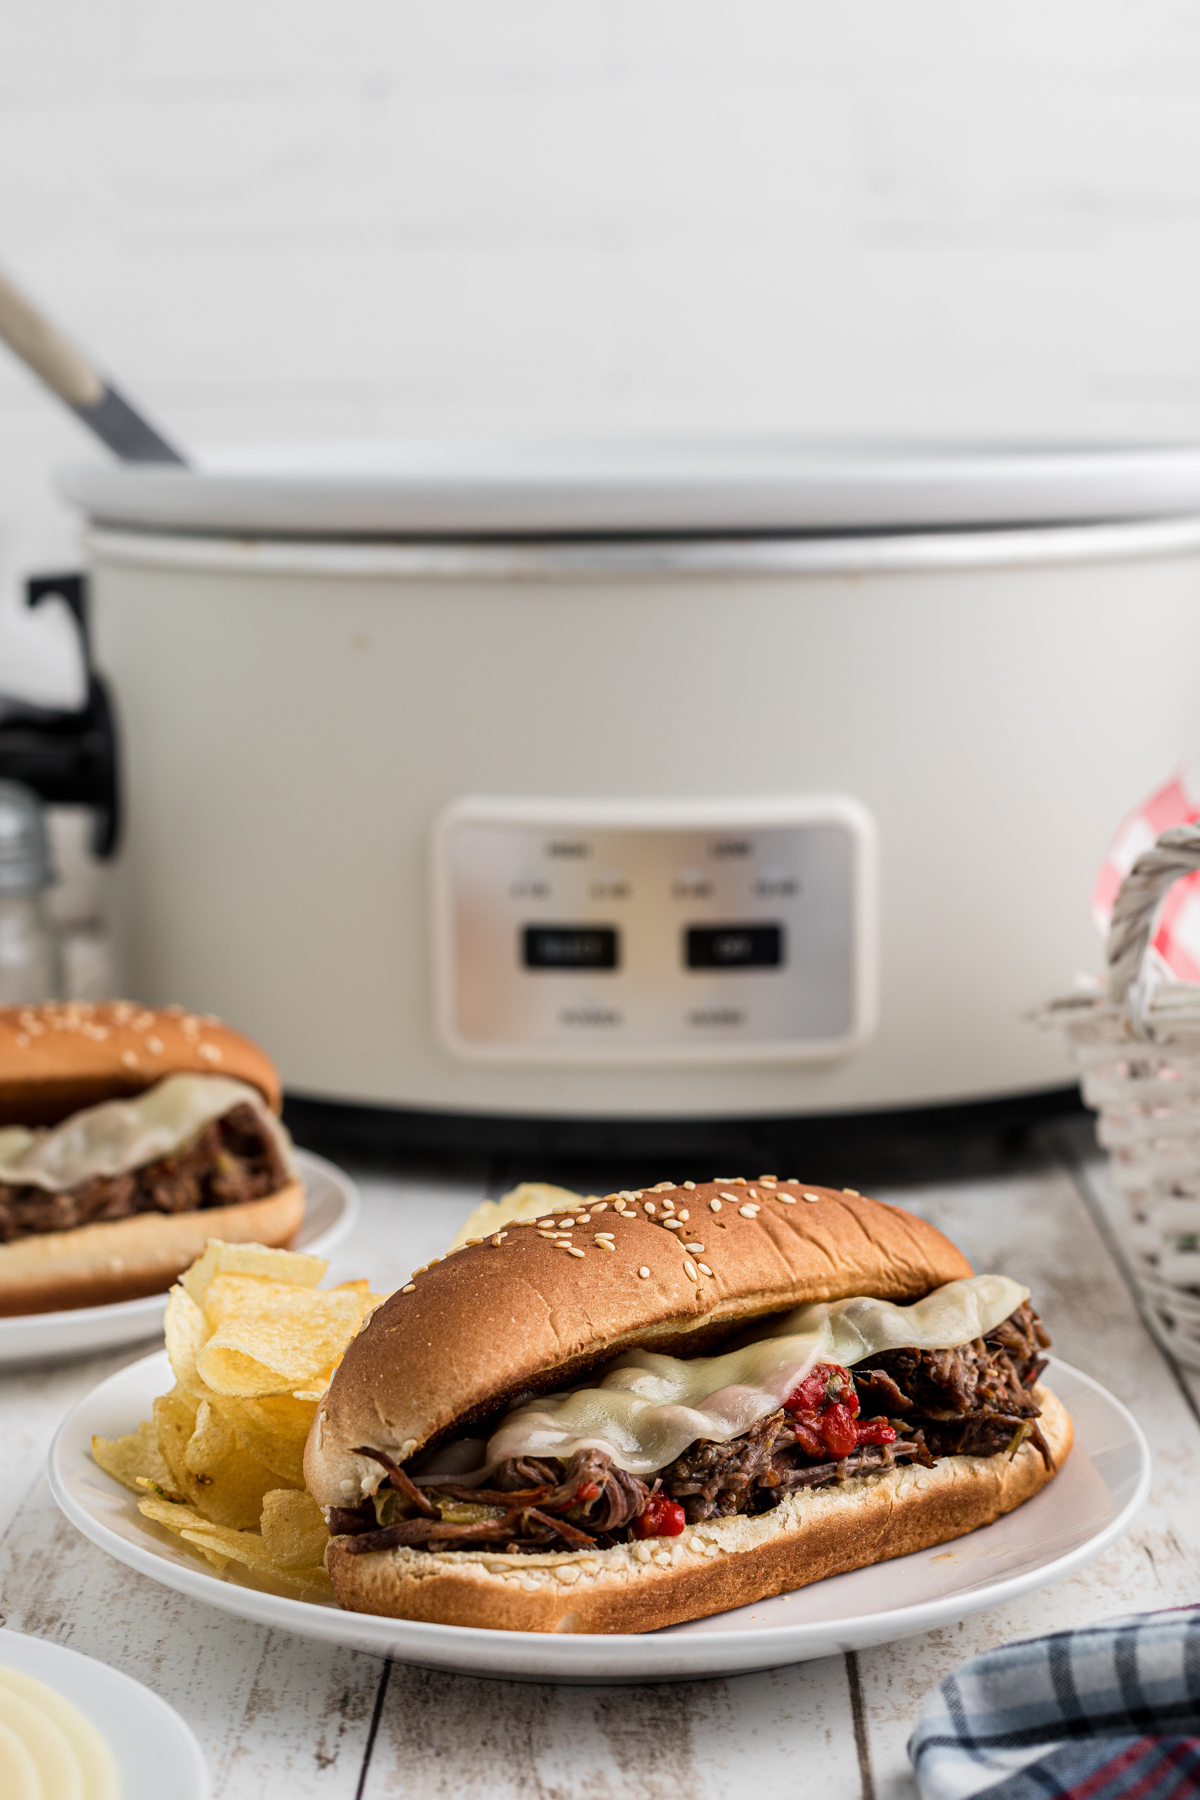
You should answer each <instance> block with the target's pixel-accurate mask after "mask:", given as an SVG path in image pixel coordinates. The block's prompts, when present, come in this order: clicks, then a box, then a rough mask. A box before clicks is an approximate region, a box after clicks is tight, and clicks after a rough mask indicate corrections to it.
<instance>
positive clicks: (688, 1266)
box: [683, 1262, 698, 1281]
mask: <svg viewBox="0 0 1200 1800" xmlns="http://www.w3.org/2000/svg"><path fill="white" fill-rule="evenodd" d="M683 1272H684V1274H685V1275H686V1276H687V1278H688V1280H689V1281H696V1280H697V1279H698V1277H697V1275H696V1265H695V1263H694V1262H685V1263H684V1265H683Z"/></svg>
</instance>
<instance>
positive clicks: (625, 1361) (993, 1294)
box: [424, 1275, 1029, 1481]
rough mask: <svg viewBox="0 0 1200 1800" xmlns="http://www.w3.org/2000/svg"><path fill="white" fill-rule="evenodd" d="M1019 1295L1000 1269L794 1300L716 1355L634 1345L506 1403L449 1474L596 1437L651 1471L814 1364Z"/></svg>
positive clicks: (766, 1407)
mask: <svg viewBox="0 0 1200 1800" xmlns="http://www.w3.org/2000/svg"><path fill="white" fill-rule="evenodd" d="M1028 1298H1029V1290H1028V1288H1023V1287H1021V1286H1020V1284H1019V1283H1018V1282H1015V1281H1010V1280H1009V1278H1008V1276H1006V1275H972V1276H970V1277H969V1278H968V1279H967V1280H965V1281H951V1282H949V1283H948V1284H947V1286H945V1287H941V1288H935V1290H934V1291H933V1293H931V1294H927V1295H926V1297H925V1298H924V1300H918V1301H917V1302H916V1304H915V1305H913V1306H896V1305H894V1304H893V1303H892V1302H891V1301H889V1300H872V1299H868V1298H866V1297H863V1296H859V1297H857V1298H853V1299H848V1300H834V1301H821V1302H818V1303H817V1304H814V1305H812V1306H802V1307H799V1308H798V1309H797V1310H796V1311H795V1312H792V1313H788V1314H786V1315H785V1316H784V1317H783V1318H781V1319H778V1320H776V1321H775V1322H774V1323H773V1324H772V1325H771V1326H770V1327H769V1329H766V1330H763V1329H762V1328H760V1329H759V1331H758V1332H757V1334H756V1335H755V1336H754V1337H753V1338H752V1339H750V1340H749V1341H748V1342H743V1343H742V1344H740V1345H739V1346H738V1347H737V1348H736V1349H733V1350H728V1351H726V1352H725V1353H724V1354H723V1355H720V1356H695V1357H689V1358H684V1357H678V1356H658V1355H656V1354H655V1353H654V1352H653V1351H650V1350H633V1351H630V1352H629V1353H628V1354H627V1355H625V1356H621V1357H619V1358H618V1359H617V1360H616V1361H615V1362H614V1363H612V1364H611V1365H610V1366H609V1368H608V1370H607V1371H606V1373H605V1374H604V1375H603V1377H602V1378H601V1379H600V1380H599V1381H598V1382H597V1383H596V1385H595V1386H594V1387H583V1388H576V1389H575V1390H574V1392H573V1393H565V1394H548V1395H544V1396H542V1397H540V1398H539V1399H537V1400H531V1401H528V1402H527V1403H526V1404H525V1405H523V1406H517V1407H515V1408H514V1409H513V1410H512V1411H511V1412H510V1413H508V1414H507V1416H506V1417H505V1418H504V1420H503V1421H502V1422H501V1424H500V1426H499V1428H498V1429H497V1430H496V1431H495V1432H494V1433H493V1434H492V1436H491V1437H490V1438H489V1439H488V1441H487V1449H486V1465H485V1467H484V1468H483V1469H480V1470H478V1471H476V1472H474V1474H473V1475H467V1476H463V1475H461V1474H459V1475H456V1477H455V1478H456V1480H459V1481H461V1480H464V1479H466V1480H471V1479H473V1478H475V1479H482V1478H483V1477H484V1476H485V1475H487V1474H489V1473H490V1472H491V1470H492V1469H494V1468H495V1467H496V1465H497V1464H498V1463H501V1462H503V1461H505V1460H506V1459H507V1458H508V1457H512V1456H557V1457H563V1458H566V1457H569V1456H571V1455H572V1454H573V1452H574V1451H576V1450H583V1449H593V1448H594V1449H601V1450H606V1451H608V1453H609V1454H610V1455H611V1457H612V1459H613V1461H614V1462H615V1463H616V1464H617V1466H618V1468H622V1469H626V1470H628V1471H629V1473H630V1474H631V1475H643V1476H645V1475H653V1474H655V1473H656V1472H657V1471H658V1470H659V1469H663V1468H665V1467H666V1465H667V1464H668V1463H670V1462H674V1460H675V1458H676V1457H677V1456H679V1455H681V1454H682V1453H683V1451H684V1450H686V1449H687V1447H688V1445H689V1444H692V1443H695V1441H696V1440H697V1439H698V1438H706V1439H708V1440H709V1441H710V1442H712V1443H717V1444H727V1443H728V1442H729V1441H730V1439H732V1438H736V1437H741V1436H742V1434H743V1433H744V1432H747V1431H749V1430H750V1428H751V1427H752V1426H753V1425H755V1424H757V1422H758V1420H759V1419H762V1418H765V1417H766V1416H767V1414H768V1413H773V1412H776V1411H777V1410H778V1409H779V1407H780V1406H781V1405H782V1404H783V1402H784V1400H785V1399H786V1398H787V1396H788V1395H789V1394H790V1393H791V1392H792V1390H793V1389H794V1388H795V1387H796V1386H797V1384H798V1383H799V1382H800V1381H802V1380H803V1378H804V1376H805V1375H806V1374H807V1373H808V1371H809V1370H810V1369H811V1368H812V1366H813V1364H814V1363H818V1362H832V1363H842V1364H844V1365H845V1366H847V1367H850V1366H852V1365H853V1364H854V1363H857V1362H861V1361H862V1360H863V1358H864V1357H867V1356H874V1355H877V1354H878V1353H879V1352H880V1351H882V1350H902V1349H904V1348H906V1347H909V1346H911V1347H912V1348H914V1349H918V1350H947V1349H951V1348H952V1347H953V1346H954V1345H956V1344H968V1343H970V1342H971V1340H972V1339H973V1338H977V1337H985V1336H986V1335H987V1334H988V1332H990V1331H994V1330H995V1329H996V1327H997V1325H999V1324H1000V1323H1001V1322H1002V1321H1003V1320H1004V1319H1007V1317H1008V1315H1009V1314H1010V1313H1011V1312H1014V1311H1015V1310H1016V1308H1017V1307H1018V1306H1020V1304H1021V1302H1022V1301H1023V1300H1027V1299H1028ZM446 1448H447V1451H451V1452H452V1451H453V1448H454V1447H453V1446H451V1445H447V1447H446ZM460 1454H461V1452H460ZM439 1462H440V1459H439V1458H438V1457H436V1456H435V1457H434V1458H433V1459H431V1460H430V1463H429V1464H428V1465H427V1467H426V1469H425V1471H424V1472H425V1473H426V1474H427V1475H430V1474H436V1473H439V1472H445V1471H442V1470H440V1468H439Z"/></svg>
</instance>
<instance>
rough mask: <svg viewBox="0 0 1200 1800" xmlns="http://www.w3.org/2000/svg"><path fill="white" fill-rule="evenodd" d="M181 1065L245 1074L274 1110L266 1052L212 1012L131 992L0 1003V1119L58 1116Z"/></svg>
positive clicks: (188, 1069)
mask: <svg viewBox="0 0 1200 1800" xmlns="http://www.w3.org/2000/svg"><path fill="white" fill-rule="evenodd" d="M182 1074H187V1075H191V1074H197V1075H229V1076H232V1077H233V1079H234V1080H235V1081H245V1082H248V1083H249V1084H250V1085H251V1086H252V1087H256V1088H258V1090H259V1091H260V1093H261V1094H262V1095H263V1097H264V1098H265V1100H266V1102H267V1104H268V1105H269V1106H270V1107H271V1109H272V1111H274V1112H278V1111H279V1108H280V1088H279V1075H278V1073H277V1071H276V1069H275V1065H274V1064H273V1063H272V1061H271V1059H270V1057H269V1056H267V1054H266V1052H265V1051H263V1050H260V1049H259V1047H258V1045H257V1044H253V1043H251V1042H250V1039H249V1038H244V1037H242V1036H241V1034H240V1033H239V1032H236V1031H231V1030H230V1029H229V1027H228V1025H222V1024H221V1023H220V1022H219V1021H218V1020H216V1019H212V1018H206V1017H202V1016H201V1015H200V1014H198V1013H189V1012H185V1011H184V1010H183V1008H182V1007H174V1006H169V1007H166V1008H165V1009H164V1008H155V1007H151V1006H138V1005H136V1004H135V1003H134V1002H133V1001H130V1000H113V1001H105V1002H103V1003H96V1004H94V1005H93V1004H91V1003H90V1002H85V1001H82V1000H69V1001H62V1002H57V1001H52V1002H48V1003H47V1004H46V1005H44V1006H6V1007H0V1125H56V1124H58V1122H59V1121H60V1120H61V1119H65V1118H68V1117H69V1116H70V1115H71V1113H74V1112H79V1111H80V1110H81V1109H82V1108H83V1107H85V1106H96V1105H98V1104H99V1103H100V1102H101V1101H102V1100H119V1099H123V1098H125V1097H126V1096H127V1095H129V1094H140V1093H141V1092H142V1090H143V1089H144V1088H148V1087H153V1085H154V1083H155V1082H156V1081H161V1080H162V1078H163V1076H164V1075H182Z"/></svg>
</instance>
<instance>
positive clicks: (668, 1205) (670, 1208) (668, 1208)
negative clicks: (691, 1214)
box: [663, 1200, 675, 1213]
mask: <svg viewBox="0 0 1200 1800" xmlns="http://www.w3.org/2000/svg"><path fill="white" fill-rule="evenodd" d="M663 1211H664V1212H670V1213H673V1212H674V1211H675V1202H674V1201H673V1200H664V1201H663Z"/></svg>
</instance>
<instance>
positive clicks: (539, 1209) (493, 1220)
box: [446, 1181, 598, 1250]
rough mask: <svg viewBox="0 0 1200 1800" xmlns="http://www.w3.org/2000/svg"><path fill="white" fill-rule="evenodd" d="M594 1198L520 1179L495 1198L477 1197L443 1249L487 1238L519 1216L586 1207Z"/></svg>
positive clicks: (525, 1216) (540, 1182)
mask: <svg viewBox="0 0 1200 1800" xmlns="http://www.w3.org/2000/svg"><path fill="white" fill-rule="evenodd" d="M597 1198H598V1196H597V1195H595V1194H592V1195H590V1196H589V1197H588V1198H587V1199H586V1200H585V1199H584V1197H583V1195H582V1194H575V1193H572V1192H571V1190H570V1188H560V1187H551V1186H550V1185H549V1183H548V1182H545V1181H523V1182H522V1183H521V1185H520V1187H515V1188H510V1189H509V1191H508V1193H507V1194H504V1195H502V1196H501V1198H500V1199H499V1200H481V1201H480V1203H479V1205H478V1206H477V1207H476V1208H475V1211H474V1212H473V1213H472V1214H471V1216H470V1218H469V1219H468V1220H467V1222H466V1224H465V1225H462V1226H460V1228H459V1229H458V1231H456V1232H455V1234H454V1237H453V1238H452V1239H451V1241H450V1243H449V1244H447V1246H446V1248H447V1250H455V1249H457V1248H458V1246H459V1245H460V1244H465V1243H467V1242H468V1240H469V1239H471V1238H485V1237H490V1236H491V1235H492V1233H493V1231H499V1229H500V1227H501V1226H502V1225H512V1224H514V1223H515V1222H516V1221H517V1220H519V1219H540V1218H543V1217H544V1216H545V1215H546V1214H548V1213H557V1212H571V1211H573V1210H574V1208H575V1207H577V1206H590V1205H592V1203H593V1202H594V1201H595V1200H596V1199H597Z"/></svg>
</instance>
